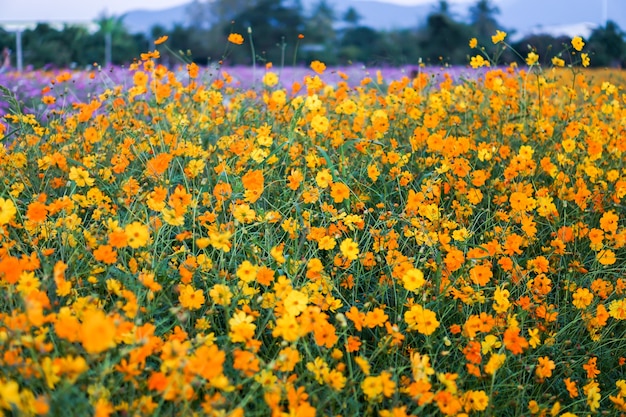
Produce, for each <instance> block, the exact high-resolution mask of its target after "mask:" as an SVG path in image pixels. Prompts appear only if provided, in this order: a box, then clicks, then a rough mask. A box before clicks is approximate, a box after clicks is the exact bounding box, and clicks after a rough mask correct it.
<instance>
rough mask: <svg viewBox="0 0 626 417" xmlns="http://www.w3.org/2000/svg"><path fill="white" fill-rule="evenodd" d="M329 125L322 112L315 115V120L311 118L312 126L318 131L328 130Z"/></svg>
mask: <svg viewBox="0 0 626 417" xmlns="http://www.w3.org/2000/svg"><path fill="white" fill-rule="evenodd" d="M328 126H329V122H328V119H327V118H326V117H325V116H322V115H321V114H316V115H315V117H313V120H311V127H312V128H313V130H315V131H316V132H317V133H324V132H326V131H327V130H328Z"/></svg>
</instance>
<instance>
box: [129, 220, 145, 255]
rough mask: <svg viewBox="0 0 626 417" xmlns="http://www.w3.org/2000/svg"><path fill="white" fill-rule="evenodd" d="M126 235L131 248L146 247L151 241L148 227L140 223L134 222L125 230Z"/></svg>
mask: <svg viewBox="0 0 626 417" xmlns="http://www.w3.org/2000/svg"><path fill="white" fill-rule="evenodd" d="M124 233H125V234H126V237H127V238H128V246H130V247H131V248H134V249H136V248H139V247H141V246H146V245H147V244H148V240H149V239H150V231H149V230H148V226H146V225H145V224H142V223H140V222H132V223H131V224H129V225H127V226H126V227H125V228H124Z"/></svg>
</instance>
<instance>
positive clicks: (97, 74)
mask: <svg viewBox="0 0 626 417" xmlns="http://www.w3.org/2000/svg"><path fill="white" fill-rule="evenodd" d="M268 71H272V72H274V73H276V74H277V75H278V76H279V85H281V86H282V87H284V88H290V87H291V85H292V84H293V83H294V82H299V83H301V84H302V83H303V81H304V79H305V77H306V76H315V75H316V74H315V72H314V71H313V70H311V69H310V68H305V67H285V68H278V67H275V68H271V69H269V70H268V69H266V68H265V67H264V66H258V67H256V68H253V67H243V66H238V67H221V68H216V67H204V68H201V70H200V77H199V79H200V80H202V82H205V83H207V84H210V83H211V82H212V81H214V80H215V79H224V73H227V74H228V75H229V76H230V77H231V78H232V80H231V82H230V84H228V86H230V87H233V88H235V89H246V90H248V89H254V88H259V89H260V88H263V82H262V78H263V76H264V74H265V73H266V72H268ZM417 72H423V73H426V74H429V75H430V76H431V77H432V83H433V84H438V83H439V82H441V81H443V80H444V79H445V74H448V75H449V76H451V77H452V78H453V79H455V80H459V79H464V78H475V77H476V76H477V75H480V74H483V73H484V70H483V69H476V70H475V69H471V68H464V67H447V68H437V67H424V68H420V67H419V66H417V65H414V66H405V67H399V68H394V67H387V68H367V67H365V66H363V65H354V66H349V67H335V68H328V69H327V70H326V71H325V72H324V74H323V75H322V76H321V78H322V79H323V80H324V82H325V83H326V84H327V85H336V84H337V83H339V82H341V81H345V82H347V83H348V85H350V86H358V85H359V84H360V83H361V81H362V80H363V79H364V78H367V77H371V78H372V79H373V81H375V82H378V79H377V78H378V74H380V76H381V77H382V85H385V84H388V83H389V82H391V81H393V80H400V79H402V77H411V76H412V75H414V74H415V73H417ZM176 74H177V76H178V77H179V79H180V81H182V82H185V81H186V80H185V79H186V78H187V75H186V70H185V69H184V67H182V66H181V67H180V68H179V69H178V71H177V72H176ZM132 84H133V72H132V71H131V70H129V69H128V68H127V67H112V68H109V69H94V70H92V71H87V70H83V71H75V70H74V71H68V70H40V71H28V72H22V73H18V72H6V73H2V74H0V86H4V87H6V88H7V89H8V90H9V91H10V92H11V93H12V94H13V95H14V96H15V97H17V98H18V100H19V101H20V102H21V104H22V106H24V107H25V108H26V109H28V110H29V111H31V112H34V113H35V114H43V113H45V112H46V111H51V110H53V109H59V108H63V107H64V106H67V105H68V104H72V103H76V102H88V101H90V100H91V97H94V96H97V95H100V94H102V93H104V92H105V91H106V90H107V89H111V90H112V89H113V88H115V87H116V86H122V87H124V88H126V87H129V86H130V85H132ZM48 90H49V91H48ZM45 94H49V95H51V96H54V97H55V98H56V102H55V103H54V104H45V103H43V102H42V99H41V98H42V96H43V95H45ZM7 99H8V98H7V97H3V96H1V95H0V113H5V112H7V110H8V109H9V103H8V101H7Z"/></svg>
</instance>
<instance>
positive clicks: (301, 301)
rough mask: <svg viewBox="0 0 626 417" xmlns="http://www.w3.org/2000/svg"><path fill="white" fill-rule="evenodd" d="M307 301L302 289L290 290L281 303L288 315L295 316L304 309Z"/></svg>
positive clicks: (307, 298)
mask: <svg viewBox="0 0 626 417" xmlns="http://www.w3.org/2000/svg"><path fill="white" fill-rule="evenodd" d="M308 303H309V297H308V296H307V295H306V294H305V293H303V292H302V291H298V290H292V291H291V292H289V295H287V297H286V298H285V299H284V301H283V304H284V306H285V311H287V314H289V315H290V316H293V317H296V316H298V315H299V314H300V313H302V312H303V311H304V310H306V306H307V304H308Z"/></svg>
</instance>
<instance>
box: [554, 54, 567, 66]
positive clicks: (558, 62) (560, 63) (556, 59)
mask: <svg viewBox="0 0 626 417" xmlns="http://www.w3.org/2000/svg"><path fill="white" fill-rule="evenodd" d="M552 65H554V66H555V67H564V66H565V61H563V60H562V59H561V58H559V57H558V56H555V57H553V58H552Z"/></svg>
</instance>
